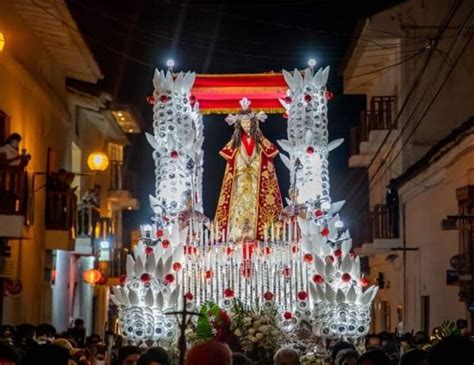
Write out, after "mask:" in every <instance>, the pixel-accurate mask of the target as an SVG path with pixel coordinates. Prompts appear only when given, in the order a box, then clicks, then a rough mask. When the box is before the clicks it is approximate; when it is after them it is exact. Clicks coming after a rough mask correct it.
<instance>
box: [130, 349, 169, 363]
mask: <svg viewBox="0 0 474 365" xmlns="http://www.w3.org/2000/svg"><path fill="white" fill-rule="evenodd" d="M137 365H170V359H169V356H168V353H167V352H166V350H165V349H163V348H161V347H151V348H149V349H148V350H147V351H146V352H145V353H144V354H143V355H142V356H140V359H139V360H138V362H137Z"/></svg>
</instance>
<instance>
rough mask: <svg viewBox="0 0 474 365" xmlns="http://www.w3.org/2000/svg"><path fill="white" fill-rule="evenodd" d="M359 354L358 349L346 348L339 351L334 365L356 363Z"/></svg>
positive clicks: (353, 364)
mask: <svg viewBox="0 0 474 365" xmlns="http://www.w3.org/2000/svg"><path fill="white" fill-rule="evenodd" d="M358 358H359V354H358V353H357V351H356V350H354V349H351V348H346V349H343V350H340V351H339V352H338V353H337V356H336V359H335V361H334V365H356V364H357V359H358Z"/></svg>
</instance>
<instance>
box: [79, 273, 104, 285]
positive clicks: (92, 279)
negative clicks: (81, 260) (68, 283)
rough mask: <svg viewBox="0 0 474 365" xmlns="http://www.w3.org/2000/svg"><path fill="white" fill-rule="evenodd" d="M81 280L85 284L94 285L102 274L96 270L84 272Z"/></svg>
mask: <svg viewBox="0 0 474 365" xmlns="http://www.w3.org/2000/svg"><path fill="white" fill-rule="evenodd" d="M82 278H83V279H84V281H85V282H86V283H88V284H92V285H94V284H97V283H98V282H99V280H100V279H101V278H102V273H101V272H100V271H99V270H96V269H89V270H86V271H84V273H83V274H82Z"/></svg>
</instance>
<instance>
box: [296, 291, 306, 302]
mask: <svg viewBox="0 0 474 365" xmlns="http://www.w3.org/2000/svg"><path fill="white" fill-rule="evenodd" d="M298 299H299V300H306V299H308V293H306V292H305V291H300V292H299V293H298Z"/></svg>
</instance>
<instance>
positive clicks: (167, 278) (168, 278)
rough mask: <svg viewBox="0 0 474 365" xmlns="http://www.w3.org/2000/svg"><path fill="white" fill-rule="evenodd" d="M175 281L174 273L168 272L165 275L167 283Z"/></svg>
mask: <svg viewBox="0 0 474 365" xmlns="http://www.w3.org/2000/svg"><path fill="white" fill-rule="evenodd" d="M173 281H174V275H173V274H167V275H165V280H164V283H165V284H171V283H172V282H173Z"/></svg>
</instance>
